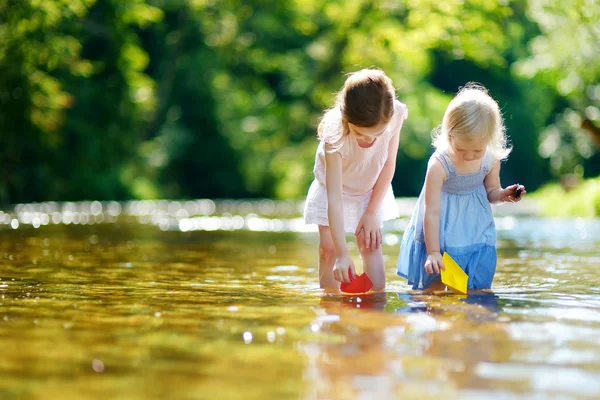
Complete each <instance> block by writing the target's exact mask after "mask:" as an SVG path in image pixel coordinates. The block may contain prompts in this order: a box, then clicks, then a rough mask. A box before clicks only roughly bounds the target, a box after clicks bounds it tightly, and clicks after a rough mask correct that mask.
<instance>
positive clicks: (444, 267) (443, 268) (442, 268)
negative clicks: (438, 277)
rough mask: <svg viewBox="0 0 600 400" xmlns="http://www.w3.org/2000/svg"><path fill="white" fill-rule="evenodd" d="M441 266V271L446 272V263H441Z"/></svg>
mask: <svg viewBox="0 0 600 400" xmlns="http://www.w3.org/2000/svg"><path fill="white" fill-rule="evenodd" d="M439 265H440V271H445V270H446V266H445V265H444V263H443V262H442V261H440V262H439Z"/></svg>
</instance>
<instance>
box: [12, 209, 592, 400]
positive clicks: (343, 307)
mask: <svg viewBox="0 0 600 400" xmlns="http://www.w3.org/2000/svg"><path fill="white" fill-rule="evenodd" d="M183 217H185V216H183ZM241 217H242V218H246V217H247V216H241ZM140 218H141V217H140ZM227 218H230V219H232V218H234V217H233V216H227ZM252 218H258V217H254V216H253V217H252ZM8 220H9V221H8V225H7V226H6V228H4V229H0V260H1V261H0V263H1V265H0V279H1V280H0V349H1V350H0V351H1V357H0V398H3V399H17V398H18V399H21V398H44V399H46V398H61V399H71V398H73V399H75V398H78V399H79V398H111V399H114V398H124V399H125V398H126V399H147V398H182V399H187V398H189V399H192V398H202V399H204V398H206V399H226V398H231V399H241V398H244V399H266V398H268V399H275V398H281V399H295V398H298V399H334V398H336V399H337V398H339V399H354V398H356V399H371V398H372V399H388V398H390V399H393V398H403V399H413V398H414V399H433V398H442V397H444V398H459V397H460V398H463V399H475V398H485V399H496V398H497V399H525V398H527V399H529V398H534V399H538V398H539V399H588V398H589V399H593V398H599V397H600V273H599V272H598V269H599V268H600V253H598V251H597V248H598V246H600V221H599V220H581V219H578V220H549V219H538V218H533V219H532V218H518V219H515V218H501V219H499V220H498V228H499V242H498V251H499V261H498V272H497V275H496V278H495V281H494V287H493V292H492V293H484V294H479V295H472V296H468V297H459V296H453V295H447V296H423V295H419V294H415V293H413V292H411V291H409V290H408V288H407V286H406V285H405V282H404V281H403V280H402V279H401V278H399V277H397V276H396V275H395V269H394V265H395V262H396V257H397V252H398V246H399V245H398V243H399V240H400V238H401V232H400V231H396V230H394V229H395V228H394V227H395V226H396V225H392V226H389V227H388V228H389V230H388V232H387V233H386V237H385V243H386V244H384V253H385V256H386V268H387V271H388V287H387V291H386V293H384V294H381V295H378V296H374V295H371V296H360V297H358V296H325V295H323V294H322V293H321V291H320V290H319V289H318V281H317V273H316V266H317V264H316V254H317V243H318V237H317V234H316V233H314V232H294V231H291V229H290V231H287V232H285V231H283V230H282V229H280V232H269V231H265V229H263V230H261V231H252V230H249V229H244V228H241V229H233V228H231V226H233V225H231V226H230V227H229V228H231V229H228V230H225V231H224V230H221V229H216V230H211V231H205V230H202V229H198V230H190V229H185V228H187V227H189V226H190V225H189V224H188V225H185V224H184V226H183V228H184V229H183V230H184V231H185V232H182V229H170V227H171V228H172V224H171V225H170V224H169V223H164V221H162V222H163V225H161V226H160V227H159V225H160V221H158V220H156V221H155V222H156V223H150V218H147V220H144V221H142V222H143V223H139V222H136V220H132V219H131V218H130V219H125V218H121V219H118V218H115V219H112V220H111V221H110V223H107V221H99V222H102V223H95V224H93V225H90V224H86V225H81V224H78V225H73V224H69V225H65V224H61V223H58V224H52V223H49V224H46V225H45V224H37V226H39V228H37V229H36V228H35V227H34V226H33V225H32V224H26V223H23V222H22V221H21V223H20V226H18V228H17V229H12V228H11V227H10V221H12V217H11V218H8ZM179 221H181V218H180V219H179ZM30 222H31V221H30ZM192 222H193V221H192ZM246 222H247V220H246ZM283 222H284V225H282V226H287V225H285V220H284V221H283ZM40 225H41V226H40ZM242 225H243V224H242ZM268 225H269V224H268V223H267V224H266V225H265V226H268ZM292 225H293V224H292ZM174 226H175V227H176V228H177V227H181V224H179V223H176V224H175V225H174ZM290 226H291V225H290ZM277 227H280V225H277ZM353 252H354V255H355V257H356V256H357V253H356V250H353ZM357 264H360V263H357Z"/></svg>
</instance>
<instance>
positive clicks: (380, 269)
mask: <svg viewBox="0 0 600 400" xmlns="http://www.w3.org/2000/svg"><path fill="white" fill-rule="evenodd" d="M356 243H357V245H358V250H359V251H360V256H361V257H362V260H363V266H364V270H365V272H366V274H367V276H368V277H369V279H371V282H373V290H374V291H381V290H385V266H384V265H383V251H382V250H381V247H380V248H378V249H373V248H372V247H371V248H368V249H367V248H366V246H365V234H364V232H363V231H361V232H360V233H359V234H358V236H357V237H356Z"/></svg>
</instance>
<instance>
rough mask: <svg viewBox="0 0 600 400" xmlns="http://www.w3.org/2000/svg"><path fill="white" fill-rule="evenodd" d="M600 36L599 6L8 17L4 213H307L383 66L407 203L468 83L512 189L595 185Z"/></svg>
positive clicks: (232, 7)
mask: <svg viewBox="0 0 600 400" xmlns="http://www.w3.org/2000/svg"><path fill="white" fill-rule="evenodd" d="M599 20H600V6H599V5H598V2H597V1H595V0H572V1H564V0H530V1H524V0H517V1H497V0H464V1H461V0H450V1H439V0H399V1H397V0H393V1H392V0H380V1H362V0H350V1H349V0H340V1H337V0H332V1H317V0H286V1H279V0H271V1H269V0H244V1H236V0H187V1H184V0H146V1H144V0H60V1H59V0H0V149H1V151H0V169H1V176H2V179H0V202H1V203H4V204H7V203H16V202H33V201H45V200H56V201H62V200H82V199H94V200H107V199H111V200H123V199H130V198H145V199H151V198H204V197H208V198H241V197H248V198H255V197H269V198H274V199H294V198H298V199H299V198H302V197H303V196H304V195H305V193H306V189H307V187H308V185H309V183H310V181H311V180H312V165H313V162H314V151H315V148H316V145H317V140H316V125H317V123H318V119H319V116H320V114H321V112H322V110H323V109H324V108H327V107H329V106H330V105H331V103H332V101H333V98H334V93H335V91H337V90H339V88H340V87H341V85H342V84H343V81H344V73H346V72H351V71H355V70H357V69H360V68H363V67H371V66H376V67H379V68H382V69H383V70H384V71H385V72H386V73H387V74H388V75H389V76H390V77H391V78H392V79H393V81H394V84H395V86H396V87H397V89H398V91H397V94H398V98H399V99H400V100H401V101H403V102H404V103H406V104H407V105H408V107H409V119H408V120H407V121H406V123H405V126H404V128H403V131H402V138H401V143H400V152H399V157H398V165H397V167H398V168H397V171H396V176H395V178H394V182H393V185H394V189H395V192H396V195H397V196H414V195H416V194H418V192H419V190H420V188H421V185H422V181H423V176H424V171H425V166H426V161H427V159H428V157H429V154H430V153H431V151H432V149H431V146H430V132H431V130H432V128H434V127H435V126H436V125H438V124H439V123H440V121H441V117H442V115H443V112H444V109H445V107H446V106H447V104H448V102H449V100H450V99H451V98H452V96H453V94H454V93H455V92H456V91H457V89H458V88H459V87H460V86H462V85H464V84H465V83H467V82H468V81H477V82H480V83H482V84H483V85H485V86H486V87H488V88H489V89H490V91H491V93H492V95H493V96H494V97H495V98H496V99H497V100H498V102H499V104H500V106H501V108H502V110H503V113H504V116H505V119H506V123H507V127H508V133H509V135H510V138H511V141H512V143H513V145H514V151H513V153H512V155H511V157H510V159H509V161H507V162H506V163H505V164H504V166H503V169H502V179H503V182H504V183H513V182H520V183H522V184H525V185H526V186H527V187H528V189H530V190H532V189H536V188H538V187H540V186H541V185H543V184H545V183H548V182H553V181H558V180H559V179H561V178H562V179H563V182H567V183H568V182H570V181H572V180H573V179H577V178H582V177H584V178H591V177H597V176H598V175H600V153H599V152H598V151H597V150H598V146H599V145H600V82H599V81H600V80H599V76H600V25H599V24H598V21H599ZM565 177H568V178H567V179H565ZM569 179H570V180H569ZM598 182H600V180H599V181H598ZM595 187H598V188H600V184H598V185H596V186H595ZM599 199H600V195H599ZM599 201H600V200H599ZM599 207H600V206H599ZM599 209H600V208H599Z"/></svg>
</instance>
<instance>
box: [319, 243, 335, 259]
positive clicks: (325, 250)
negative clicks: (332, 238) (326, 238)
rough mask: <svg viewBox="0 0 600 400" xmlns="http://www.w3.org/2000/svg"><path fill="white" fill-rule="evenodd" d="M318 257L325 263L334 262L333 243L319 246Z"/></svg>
mask: <svg viewBox="0 0 600 400" xmlns="http://www.w3.org/2000/svg"><path fill="white" fill-rule="evenodd" d="M319 257H320V258H321V259H324V260H327V261H331V260H335V246H334V245H333V243H321V244H319Z"/></svg>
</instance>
